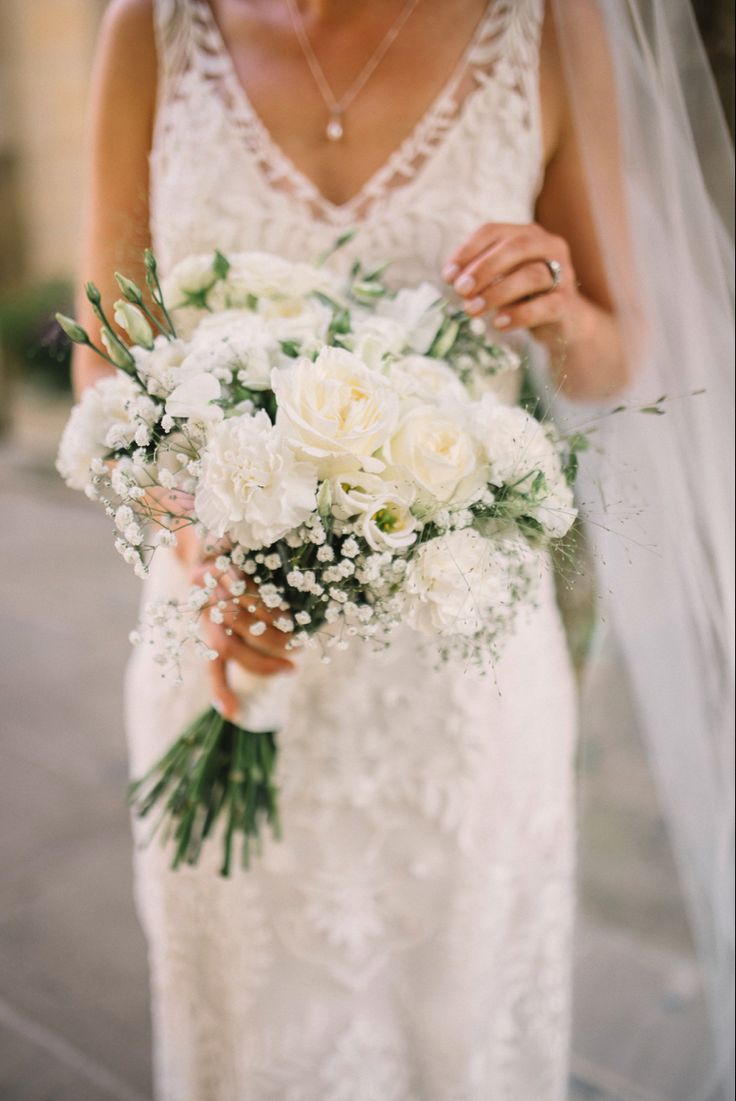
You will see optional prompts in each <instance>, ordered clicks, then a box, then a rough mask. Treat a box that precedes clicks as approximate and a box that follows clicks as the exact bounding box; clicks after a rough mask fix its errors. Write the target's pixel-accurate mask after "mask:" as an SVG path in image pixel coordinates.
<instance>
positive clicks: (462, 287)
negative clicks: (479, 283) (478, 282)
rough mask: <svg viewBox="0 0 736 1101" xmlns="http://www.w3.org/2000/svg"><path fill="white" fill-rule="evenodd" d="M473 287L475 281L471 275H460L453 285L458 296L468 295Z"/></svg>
mask: <svg viewBox="0 0 736 1101" xmlns="http://www.w3.org/2000/svg"><path fill="white" fill-rule="evenodd" d="M474 286H475V279H473V276H472V275H461V276H460V278H459V279H458V280H457V281H456V283H455V290H456V291H457V293H458V294H469V293H470V291H472V289H473V287H474Z"/></svg>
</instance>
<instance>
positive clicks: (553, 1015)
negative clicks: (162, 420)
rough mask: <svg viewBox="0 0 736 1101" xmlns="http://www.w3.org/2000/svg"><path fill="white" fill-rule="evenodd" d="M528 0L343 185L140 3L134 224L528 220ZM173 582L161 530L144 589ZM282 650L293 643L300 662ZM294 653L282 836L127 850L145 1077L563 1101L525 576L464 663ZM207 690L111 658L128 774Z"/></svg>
mask: <svg viewBox="0 0 736 1101" xmlns="http://www.w3.org/2000/svg"><path fill="white" fill-rule="evenodd" d="M542 11H543V0H494V2H492V3H491V4H490V5H489V8H488V9H487V12H486V14H485V16H484V18H483V20H482V22H481V24H480V25H479V26H478V28H477V30H476V33H475V37H474V39H473V42H472V43H471V45H470V46H469V48H468V50H467V52H466V54H465V57H464V58H463V62H462V64H461V65H460V66H459V67H458V69H457V71H456V73H455V75H454V77H453V78H451V80H450V81H449V82H448V84H447V85H446V87H445V89H444V90H443V91H442V93H441V94H440V95H439V96H438V98H437V99H436V101H435V103H434V104H433V105H432V106H431V107H430V108H429V110H428V111H427V112H426V114H425V116H424V117H423V118H422V119H421V120H420V121H419V123H418V124H417V125H416V127H415V129H414V131H413V132H412V134H411V135H410V137H409V138H408V139H407V140H406V141H405V142H404V143H403V144H402V145H401V147H400V148H399V149H398V150H396V151H395V152H394V153H393V154H392V156H391V157H390V158H389V159H388V161H387V162H386V164H385V165H384V166H383V168H381V169H380V170H379V171H378V172H377V173H376V174H375V175H374V176H373V178H372V179H371V180H370V181H368V182H367V183H366V184H365V185H364V186H363V187H362V188H361V190H360V192H359V193H358V195H356V196H355V197H354V198H353V199H352V200H351V201H350V202H349V203H347V204H346V205H345V206H335V205H334V204H331V203H330V202H328V201H327V200H325V199H324V198H323V197H322V196H321V195H320V194H319V193H318V192H317V190H316V188H315V187H314V185H313V184H312V183H310V182H309V181H308V180H307V179H306V178H305V177H304V175H303V174H302V173H300V172H299V171H298V169H296V168H295V167H294V166H293V165H292V164H291V163H290V162H289V161H288V160H287V158H286V157H285V156H284V154H283V153H282V151H281V150H280V149H279V148H278V147H277V146H276V145H275V143H274V142H273V141H272V140H271V138H270V136H269V135H268V134H267V133H266V131H265V129H264V127H263V125H262V123H261V122H260V120H259V119H258V117H257V116H256V115H255V113H254V111H253V109H252V107H251V106H250V104H249V101H248V98H247V96H246V94H245V92H244V90H243V89H242V88H241V86H240V84H239V83H238V80H237V77H236V75H235V71H234V69H233V66H232V62H231V59H230V58H229V56H228V54H227V51H226V49H225V46H224V43H223V41H222V38H221V37H220V35H219V32H218V30H217V26H216V24H215V22H214V20H213V17H212V13H211V12H210V9H209V6H208V4H207V3H206V2H205V0H158V2H157V5H156V15H157V34H158V48H159V58H160V80H159V105H158V116H157V122H156V128H155V136H154V146H153V150H152V154H151V167H152V195H151V200H152V228H153V234H154V243H155V246H156V249H157V251H158V254H159V256H160V259H161V262H162V264H163V265H164V267H166V266H169V265H170V264H172V263H173V262H175V261H176V260H177V259H179V258H180V257H182V256H184V255H186V254H187V253H190V252H195V251H202V250H206V249H210V248H213V247H219V248H222V249H224V250H227V249H245V248H260V249H267V250H271V251H274V252H280V253H283V254H284V255H287V256H293V257H295V258H304V257H313V256H315V255H316V254H318V253H319V252H320V251H321V250H322V249H324V248H325V247H326V246H327V245H329V244H330V243H331V242H332V241H333V240H334V238H335V236H336V235H337V234H338V233H339V232H341V231H343V230H344V229H346V228H348V227H352V226H358V227H359V229H360V232H359V233H358V235H357V237H356V238H355V239H354V241H353V242H351V244H350V245H349V246H348V248H347V249H346V253H345V256H344V257H343V258H342V262H344V263H348V262H350V261H351V260H352V258H353V256H355V255H357V254H360V255H361V256H363V257H367V258H376V259H388V258H390V259H392V260H394V265H393V267H392V272H393V277H394V278H395V279H396V280H397V281H401V280H404V279H411V280H417V279H424V278H430V279H436V277H437V276H436V273H437V271H438V269H439V267H440V265H441V263H442V262H443V260H444V259H445V257H446V256H447V254H448V253H449V252H450V250H451V249H452V248H453V247H455V246H456V245H457V244H458V243H459V242H460V241H461V240H462V239H463V238H464V237H465V236H467V235H468V234H469V233H470V232H472V230H473V229H475V228H477V226H478V225H479V224H481V223H482V222H484V221H490V220H504V221H520V222H523V221H528V220H529V219H530V218H531V217H532V216H533V206H534V200H535V197H536V193H537V189H538V186H539V181H540V174H541V152H540V147H541V143H540V123H539V106H538V72H537V69H538V49H539V34H540V28H541V19H542ZM185 587H186V578H185V577H183V576H182V574H181V572H180V570H179V567H178V566H177V564H176V561H175V560H174V558H173V556H172V555H171V554H170V553H168V552H167V553H164V554H161V556H160V557H158V558H157V559H156V561H155V565H154V573H153V576H152V577H151V578H150V580H149V582H148V583H147V589H148V591H147V593H146V596H147V597H148V596H151V595H156V596H164V595H176V594H177V593H180V592H182V591H183V589H184V588H185ZM302 659H303V660H302ZM302 659H300V669H299V671H298V673H297V674H295V676H296V686H295V690H294V699H293V704H292V713H291V718H290V720H289V722H288V724H287V726H286V728H285V729H284V730H283V731H282V733H281V736H280V760H279V777H278V778H279V783H280V789H281V805H282V817H283V834H284V836H283V839H282V840H281V841H278V842H277V841H273V840H270V839H268V838H266V839H265V841H264V845H263V849H262V852H261V854H260V855H257V856H256V857H255V859H254V860H253V863H252V866H251V868H250V870H248V871H244V872H242V873H240V874H238V875H236V876H235V877H234V878H233V879H232V880H230V881H224V880H222V879H221V878H220V877H218V876H217V875H216V871H215V869H216V855H217V854H216V853H213V854H212V862H211V863H209V864H208V863H205V865H204V866H201V867H198V868H197V869H185V870H183V871H180V872H177V873H172V872H170V871H169V870H168V868H167V861H168V854H167V853H165V852H164V851H162V850H161V849H160V848H158V847H157V846H150V847H144V846H143V844H142V841H143V839H144V837H145V830H144V829H142V828H141V827H140V825H139V824H136V835H137V838H138V840H139V842H141V844H139V846H138V848H137V853H136V883H137V892H138V903H139V910H140V913H141V918H142V921H143V924H144V927H145V930H146V933H147V936H148V940H149V946H150V958H151V973H152V993H153V1014H154V1026H155V1049H156V1064H155V1065H156V1089H157V1097H158V1099H159V1101H491V1099H492V1101H520V1099H522V1098H523V1099H529V1101H562V1099H563V1098H564V1097H565V1093H566V1069H567V1040H568V1017H569V963H570V935H571V927H572V919H573V909H574V904H573V899H574V892H573V871H574V818H573V795H572V785H573V765H572V760H573V752H574V736H575V716H574V702H573V701H574V691H573V684H572V677H571V674H570V668H569V662H568V658H567V652H566V648H565V642H564V637H563V633H562V630H561V626H560V622H559V617H558V613H557V608H556V605H555V601H554V594H553V587H552V583H551V578H549V577H546V578H545V579H544V582H543V585H542V589H541V593H540V597H539V600H538V603H537V606H536V607H534V608H533V609H530V610H529V611H528V613H524V614H523V615H522V616H521V617H520V620H519V624H518V628H517V630H516V633H515V635H514V637H513V639H512V640H511V641H510V643H509V645H508V646H507V648H506V649H505V651H504V653H503V656H502V657H501V659H500V660H499V661H498V662H497V663H496V665H495V666H494V668H493V669H492V670H490V671H489V672H488V673H487V674H486V675H481V674H480V673H479V672H477V671H475V670H469V669H465V668H463V667H461V666H460V665H456V664H450V665H444V666H442V665H438V664H437V663H436V662H435V661H433V660H432V657H431V655H430V654H427V653H426V652H423V651H422V650H421V649H420V648H419V647H418V646H417V641H416V638H415V636H413V635H412V633H411V632H408V631H407V632H403V631H402V632H398V633H397V635H396V637H395V638H394V639H393V641H392V643H391V645H390V646H389V647H388V648H387V649H385V650H384V651H381V652H374V651H373V650H372V649H371V648H370V647H368V646H360V645H357V646H355V647H353V648H352V649H350V650H348V651H346V652H345V653H340V654H337V655H336V656H335V657H334V658H333V660H332V661H331V663H330V664H323V663H321V662H320V661H319V659H318V657H317V656H316V655H312V654H305V655H302ZM207 703H208V690H207V681H206V677H205V674H204V670H203V668H202V667H201V665H199V664H198V663H197V661H196V660H195V659H194V658H192V659H191V661H190V664H189V665H188V667H187V668H186V669H185V677H184V683H183V685H180V686H178V687H172V686H171V685H169V684H168V683H167V682H166V681H163V680H162V679H161V677H160V676H159V674H158V671H157V668H156V666H155V665H154V663H153V662H152V661H151V659H150V657H149V655H148V654H147V653H146V652H145V651H143V650H142V651H137V652H136V654H135V656H134V658H133V660H132V662H131V664H130V667H129V671H128V682H127V711H128V730H129V742H130V750H131V768H132V771H133V773H134V774H140V772H141V771H142V770H143V769H144V768H145V767H146V766H147V765H149V764H150V763H151V762H152V760H153V759H154V757H155V756H156V755H158V754H159V753H160V752H161V751H162V750H163V749H164V748H165V747H166V745H167V744H168V743H169V742H170V741H171V740H172V738H173V737H175V736H176V735H177V734H178V733H179V731H180V730H181V729H182V727H183V726H184V724H185V723H186V722H187V721H188V720H189V719H190V718H191V717H192V716H193V715H194V714H195V713H196V711H197V709H199V708H201V707H203V706H206V705H207Z"/></svg>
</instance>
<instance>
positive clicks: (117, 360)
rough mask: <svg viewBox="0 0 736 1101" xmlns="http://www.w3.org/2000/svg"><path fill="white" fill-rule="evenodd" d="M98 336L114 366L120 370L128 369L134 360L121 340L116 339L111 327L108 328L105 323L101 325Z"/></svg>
mask: <svg viewBox="0 0 736 1101" xmlns="http://www.w3.org/2000/svg"><path fill="white" fill-rule="evenodd" d="M100 337H101V339H102V343H103V344H104V345H105V347H106V348H107V354H108V355H109V357H110V359H111V360H112V362H113V363H114V364H115V366H116V367H119V368H120V369H121V371H130V369H131V367H133V366H134V364H135V361H134V359H133V357H132V355H131V354H130V352H129V351H128V349H127V348H126V347H125V345H124V344H123V342H122V340H118V338H117V337H116V336H115V333H114V332H113V331H112V329H108V327H107V325H103V326H102V328H101V329H100Z"/></svg>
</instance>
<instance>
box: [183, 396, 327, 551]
mask: <svg viewBox="0 0 736 1101" xmlns="http://www.w3.org/2000/svg"><path fill="white" fill-rule="evenodd" d="M316 491H317V475H316V472H315V470H314V468H313V467H312V466H310V465H309V464H307V463H303V462H300V461H298V460H297V459H296V457H295V456H294V453H293V451H292V450H291V448H290V447H289V445H288V442H287V441H286V440H285V439H284V437H283V434H282V433H281V432H280V430H279V429H278V428H276V427H275V426H274V425H272V424H271V421H270V420H269V418H268V414H267V413H266V412H265V411H263V410H261V411H260V412H258V413H256V415H255V416H253V417H247V416H240V417H231V418H230V419H229V420H225V421H221V422H220V423H219V424H217V425H215V426H214V427H213V428H212V429H211V431H210V433H209V436H208V441H207V446H206V448H205V451H204V454H203V456H202V470H201V476H200V480H199V485H198V487H197V492H196V496H195V510H196V513H197V515H198V517H199V519H200V520H201V521H202V523H203V524H205V525H206V526H207V527H208V528H209V529H210V530H211V531H212V532H214V534H215V535H217V536H221V535H225V534H228V535H230V536H231V537H232V538H233V539H235V540H236V541H237V542H239V543H241V544H242V545H243V546H246V547H249V548H250V549H251V550H257V549H259V548H261V547H266V546H270V544H272V543H274V542H275V541H276V540H277V539H281V538H282V537H283V536H284V535H286V533H287V532H288V531H290V530H291V529H292V528H294V527H296V526H297V525H298V524H301V523H303V521H304V520H306V518H307V516H309V514H310V513H311V512H312V511H313V510H314V509H315V507H316Z"/></svg>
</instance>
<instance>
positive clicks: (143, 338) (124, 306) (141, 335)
mask: <svg viewBox="0 0 736 1101" xmlns="http://www.w3.org/2000/svg"><path fill="white" fill-rule="evenodd" d="M113 308H114V310H115V313H114V317H115V321H116V322H117V323H118V325H119V326H120V328H121V329H125V331H126V333H127V334H128V336H129V337H130V339H131V340H132V341H133V343H134V344H140V345H141V346H142V347H143V348H148V349H149V350H150V349H151V348H153V330H152V328H151V326H150V325H149V324H148V322H147V321H146V319H145V317H144V316H143V314H142V313H141V311H140V310H139V309H138V307H137V306H134V305H132V304H131V303H130V302H126V301H125V299H123V298H119V299H118V301H117V302H116V303H115V304H114V307H113Z"/></svg>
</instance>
